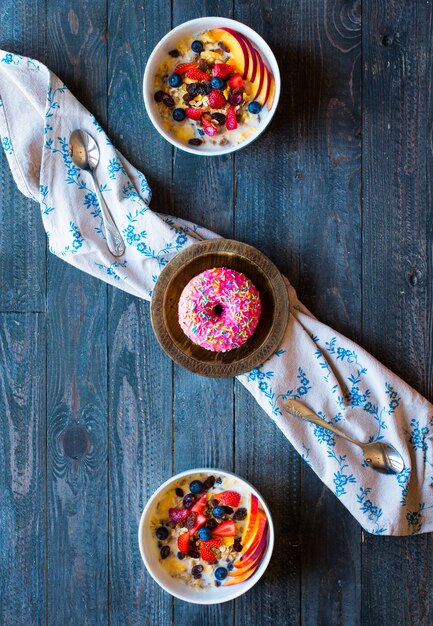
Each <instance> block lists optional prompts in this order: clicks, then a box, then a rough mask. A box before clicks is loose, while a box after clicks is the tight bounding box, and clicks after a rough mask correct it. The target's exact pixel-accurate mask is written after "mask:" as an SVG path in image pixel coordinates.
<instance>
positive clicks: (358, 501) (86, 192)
mask: <svg viewBox="0 0 433 626" xmlns="http://www.w3.org/2000/svg"><path fill="white" fill-rule="evenodd" d="M75 128H82V129H84V130H86V131H88V132H89V133H90V134H91V135H92V136H93V137H94V138H95V139H96V140H97V143H98V145H99V149H100V153H101V161H100V164H99V166H98V168H97V172H96V173H97V178H98V182H99V185H100V189H101V192H102V194H103V195H104V197H105V199H106V201H107V204H108V206H109V207H110V210H111V212H112V214H113V217H114V219H115V221H116V224H117V225H118V227H119V228H120V230H121V232H122V234H123V236H124V239H125V243H126V252H125V255H124V256H122V257H121V258H119V259H116V258H114V257H113V256H112V255H111V254H110V253H109V252H108V249H107V246H106V244H105V242H104V241H103V239H104V235H103V232H102V228H101V224H102V222H101V216H100V211H99V207H98V203H97V200H96V196H95V193H94V191H93V190H92V184H91V180H90V178H89V176H88V175H87V174H86V173H82V172H80V171H78V170H77V168H76V167H75V166H74V165H73V164H72V162H71V159H70V157H69V153H68V138H69V135H70V133H71V131H72V130H74V129H75ZM0 135H1V140H2V144H3V148H4V150H5V153H6V156H7V158H8V161H9V165H10V168H11V170H12V174H13V176H14V178H15V181H16V183H17V185H18V187H19V189H20V190H21V191H22V193H23V194H25V195H26V196H28V197H31V198H33V199H34V200H36V201H37V202H39V204H40V208H41V214H42V220H43V223H44V227H45V230H46V231H47V236H48V238H49V245H50V251H51V252H52V253H53V254H55V255H57V256H59V257H60V258H62V259H64V260H65V261H67V262H68V263H71V264H72V265H75V266H76V267H78V268H80V269H81V270H84V271H85V272H88V273H89V274H93V275H94V276H97V277H98V278H100V279H102V280H104V281H106V282H108V283H110V284H111V285H114V286H115V287H120V288H121V289H123V290H125V291H128V292H129V293H131V294H134V295H136V296H139V297H141V298H145V299H148V300H149V299H150V298H151V295H152V289H153V286H154V284H155V282H156V280H157V278H158V275H159V273H160V271H161V269H162V268H163V267H164V266H165V265H166V264H167V263H168V262H169V261H170V259H171V258H172V257H173V256H174V255H175V254H176V253H177V252H178V251H179V250H181V249H183V248H185V247H187V246H189V245H191V244H193V243H195V242H197V241H199V240H202V239H207V238H210V237H216V236H217V235H215V234H213V233H211V232H210V231H208V230H206V229H205V228H202V227H200V226H196V225H194V224H191V223H189V222H186V221H184V220H180V219H176V218H173V217H168V216H166V215H161V214H158V213H155V212H153V211H151V210H150V209H149V202H150V195H151V193H150V189H149V185H148V183H147V181H146V178H145V177H144V175H143V174H142V173H141V172H139V171H138V170H136V169H135V168H134V167H132V166H131V165H130V163H128V161H127V160H126V159H125V158H124V157H123V156H122V155H121V154H120V153H119V152H118V151H117V150H116V149H115V148H114V146H113V145H112V144H111V142H110V140H109V139H108V137H107V136H106V134H105V133H104V131H103V130H102V128H101V127H100V126H99V124H98V122H97V121H96V120H95V118H94V117H93V116H92V115H91V114H90V113H89V112H88V111H87V110H86V109H85V108H84V107H83V106H82V105H81V104H80V103H79V102H78V101H77V100H76V99H75V97H74V96H73V95H72V94H71V93H70V92H69V91H68V89H67V87H66V86H65V85H64V84H63V83H62V82H61V81H60V80H59V79H58V78H57V77H56V76H55V75H54V74H53V73H52V72H50V71H49V70H48V69H47V68H46V67H45V66H43V65H42V64H41V63H39V62H38V61H35V60H34V59H30V58H25V57H21V56H19V55H16V54H11V53H8V52H3V51H0ZM287 284H288V297H289V302H290V318H289V323H288V326H287V331H286V334H285V337H284V340H283V342H282V344H281V346H280V348H279V350H278V351H277V352H276V353H275V354H274V356H273V357H272V358H270V359H269V360H268V361H267V362H266V363H264V364H263V365H261V366H260V367H258V368H256V369H255V370H253V371H251V372H249V373H248V374H244V375H242V376H239V381H240V382H241V383H242V384H244V385H245V386H246V387H247V388H248V389H249V390H250V391H251V393H252V394H253V395H254V397H255V398H256V400H257V401H258V403H259V404H260V405H261V406H262V407H263V409H264V410H265V411H266V412H267V413H268V415H269V416H270V417H271V418H272V419H273V420H274V421H275V423H276V424H277V425H278V426H279V428H281V430H282V431H283V432H284V434H285V435H286V436H287V438H288V439H289V440H290V442H291V443H292V444H293V445H294V446H295V448H296V449H297V450H298V452H299V453H300V454H301V455H302V458H303V459H305V461H306V462H307V463H308V464H309V465H310V466H311V467H312V468H313V470H314V471H315V472H316V473H317V474H318V476H319V477H320V478H321V479H322V480H323V482H324V483H325V484H326V485H327V486H328V487H329V488H330V489H331V490H332V491H333V492H334V493H335V495H336V496H337V497H338V498H339V499H340V500H341V501H342V503H343V504H344V505H345V506H346V507H347V508H348V509H349V511H350V512H351V513H352V515H354V516H355V518H356V519H357V520H358V521H359V523H360V524H361V525H362V526H363V527H364V528H365V530H367V531H369V532H371V533H375V534H385V535H406V534H413V533H421V532H428V531H432V530H433V454H432V451H433V442H432V441H431V436H432V435H433V405H431V404H430V403H429V402H427V400H426V399H425V398H423V397H422V396H421V395H420V394H418V393H417V392H416V391H415V390H414V389H412V388H411V387H409V385H407V384H406V383H404V382H403V381H402V380H401V379H399V378H398V377H397V376H395V375H394V374H393V373H392V372H390V371H389V370H388V369H387V368H385V367H384V366H383V365H381V364H380V363H379V362H378V361H376V360H375V359H374V358H373V357H372V356H371V355H369V354H368V353H367V352H366V351H365V350H363V349H362V348H360V347H359V346H357V345H356V344H354V343H353V342H352V341H350V340H349V339H346V338H345V337H343V336H342V335H340V334H338V333H336V332H335V331H333V330H332V329H331V328H329V327H328V326H325V325H324V324H321V323H320V322H319V321H317V320H316V319H315V318H314V316H313V315H311V313H309V311H307V310H306V309H305V307H304V306H303V305H302V304H301V303H300V302H299V301H298V299H297V297H296V294H295V291H294V289H293V288H292V287H291V286H290V284H289V283H287ZM289 398H293V399H300V400H301V401H303V402H304V403H305V404H306V405H307V406H308V407H310V408H311V409H312V410H314V411H315V412H317V413H318V414H319V415H320V416H321V417H322V418H323V419H324V420H326V421H328V422H331V423H334V424H335V423H338V426H339V427H340V428H341V429H342V430H343V431H344V432H346V433H347V434H349V435H351V436H352V437H355V438H357V439H359V440H361V441H368V440H384V441H387V442H389V443H391V444H392V445H393V446H395V448H397V450H399V451H400V452H401V454H402V455H403V457H404V462H405V465H406V469H405V470H404V472H403V473H402V474H400V475H398V476H388V475H382V474H379V473H377V472H375V471H373V470H372V469H370V468H369V467H368V466H366V464H365V462H364V460H363V456H362V452H361V450H360V449H359V448H357V447H355V446H354V445H353V444H350V443H348V442H346V441H344V440H343V439H340V438H338V437H335V436H334V435H333V434H332V433H330V432H328V431H327V430H325V429H323V428H321V427H320V426H315V425H312V424H306V423H303V422H301V421H300V420H298V419H297V418H294V417H291V416H290V415H288V414H286V413H285V412H284V408H283V403H284V401H285V400H286V399H289Z"/></svg>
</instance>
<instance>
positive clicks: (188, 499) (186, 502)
mask: <svg viewBox="0 0 433 626" xmlns="http://www.w3.org/2000/svg"><path fill="white" fill-rule="evenodd" d="M187 110H188V109H187ZM195 501H196V497H195V496H194V495H193V494H192V493H187V494H186V496H185V497H184V499H183V500H182V504H183V506H184V507H185V509H190V508H191V507H192V505H193V504H194V503H195Z"/></svg>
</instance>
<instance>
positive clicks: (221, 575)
mask: <svg viewBox="0 0 433 626" xmlns="http://www.w3.org/2000/svg"><path fill="white" fill-rule="evenodd" d="M227 574H228V572H227V570H226V568H225V567H217V568H216V570H215V578H216V579H217V580H224V579H225V578H227Z"/></svg>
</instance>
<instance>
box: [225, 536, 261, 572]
mask: <svg viewBox="0 0 433 626" xmlns="http://www.w3.org/2000/svg"><path fill="white" fill-rule="evenodd" d="M265 545H266V541H265V544H264V545H263V546H261V547H260V550H259V551H258V552H257V556H256V558H255V559H254V560H253V561H251V562H250V563H247V564H246V565H244V566H243V567H237V568H235V569H234V570H232V571H231V572H229V576H232V577H233V578H237V577H238V576H242V574H245V572H248V571H249V570H253V571H254V570H256V569H257V568H258V566H259V564H260V561H261V560H262V557H263V554H264V552H265Z"/></svg>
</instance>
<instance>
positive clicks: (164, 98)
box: [162, 93, 174, 109]
mask: <svg viewBox="0 0 433 626" xmlns="http://www.w3.org/2000/svg"><path fill="white" fill-rule="evenodd" d="M162 103H163V104H165V106H166V107H168V108H169V109H171V107H174V100H173V98H172V97H171V96H170V94H168V93H165V94H164V95H163V96H162Z"/></svg>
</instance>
